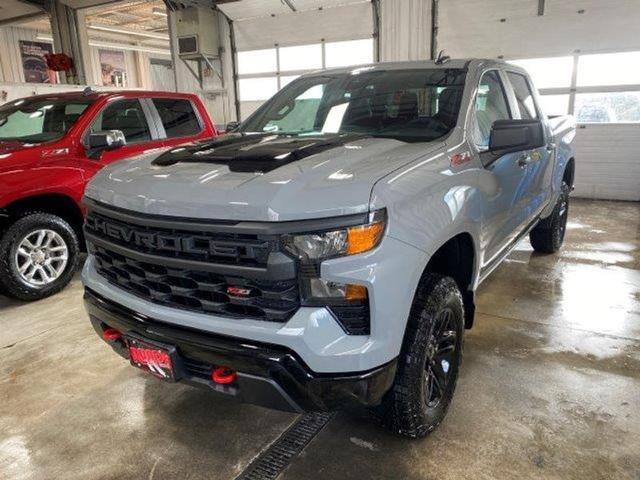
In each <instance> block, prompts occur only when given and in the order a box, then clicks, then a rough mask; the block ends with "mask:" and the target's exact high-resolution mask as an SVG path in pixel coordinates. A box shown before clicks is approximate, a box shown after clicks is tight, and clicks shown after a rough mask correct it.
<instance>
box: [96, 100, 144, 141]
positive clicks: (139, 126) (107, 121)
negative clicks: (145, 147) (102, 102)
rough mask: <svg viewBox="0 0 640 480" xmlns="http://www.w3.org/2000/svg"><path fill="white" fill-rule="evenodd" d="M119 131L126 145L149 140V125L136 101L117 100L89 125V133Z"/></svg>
mask: <svg viewBox="0 0 640 480" xmlns="http://www.w3.org/2000/svg"><path fill="white" fill-rule="evenodd" d="M102 130H120V131H121V132H122V133H124V137H125V138H126V140H127V143H140V142H148V141H150V140H151V133H150V132H149V125H147V119H146V117H145V115H144V112H143V110H142V106H141V105H140V102H139V101H138V100H119V101H117V102H113V103H111V104H110V105H108V106H107V107H106V108H105V109H104V110H102V112H100V113H99V114H98V116H97V117H96V118H95V120H94V121H93V123H92V124H91V132H99V131H102Z"/></svg>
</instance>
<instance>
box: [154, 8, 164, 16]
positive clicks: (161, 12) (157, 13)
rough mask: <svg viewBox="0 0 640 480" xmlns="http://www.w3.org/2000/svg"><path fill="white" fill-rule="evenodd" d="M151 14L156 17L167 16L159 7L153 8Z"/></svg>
mask: <svg viewBox="0 0 640 480" xmlns="http://www.w3.org/2000/svg"><path fill="white" fill-rule="evenodd" d="M151 12H152V13H153V14H154V15H158V16H159V17H166V16H167V11H166V10H165V9H164V8H160V7H153V9H152V10H151Z"/></svg>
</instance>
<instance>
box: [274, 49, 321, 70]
mask: <svg viewBox="0 0 640 480" xmlns="http://www.w3.org/2000/svg"><path fill="white" fill-rule="evenodd" d="M316 68H322V46H321V45H320V44H319V43H316V44H314V45H301V46H299V47H282V48H280V71H287V70H312V69H316Z"/></svg>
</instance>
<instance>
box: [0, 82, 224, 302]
mask: <svg viewBox="0 0 640 480" xmlns="http://www.w3.org/2000/svg"><path fill="white" fill-rule="evenodd" d="M216 135H217V132H216V129H215V126H214V125H213V122H212V121H211V119H210V118H209V115H208V114H207V111H206V109H205V108H204V105H203V104H202V102H201V101H200V99H199V98H198V97H197V96H196V95H190V94H179V93H168V92H141V91H120V92H95V91H91V90H88V89H87V90H85V91H84V92H71V93H61V94H51V95H39V96H34V97H29V98H23V99H19V100H14V101H11V102H9V103H7V104H5V105H3V106H1V107H0V293H5V294H7V295H10V296H12V297H15V298H18V299H22V300H37V299H40V298H43V297H46V296H49V295H51V294H53V293H55V292H57V291H59V290H61V289H62V288H63V287H64V286H65V285H66V284H67V283H68V282H69V280H70V279H71V277H72V276H73V274H74V272H75V270H76V267H77V264H78V254H79V251H80V249H81V248H82V247H81V245H83V243H84V242H82V241H81V238H82V222H83V213H84V212H83V207H82V205H81V203H80V201H81V199H82V195H83V193H84V189H85V186H86V184H87V182H88V181H89V180H90V179H91V177H93V176H94V175H95V173H96V172H97V171H98V170H100V169H101V168H102V167H104V166H105V165H108V164H109V163H112V162H116V161H118V160H122V159H126V158H131V157H133V156H136V155H139V154H142V153H146V152H149V151H150V150H154V149H163V148H170V147H174V146H176V145H180V144H184V143H189V142H193V141H197V140H201V139H205V138H210V137H213V136H216Z"/></svg>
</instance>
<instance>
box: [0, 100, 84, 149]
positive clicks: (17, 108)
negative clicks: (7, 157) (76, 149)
mask: <svg viewBox="0 0 640 480" xmlns="http://www.w3.org/2000/svg"><path fill="white" fill-rule="evenodd" d="M92 102H93V101H92V100H89V99H82V100H73V99H69V98H60V97H57V98H35V99H27V100H25V99H23V100H18V101H15V102H10V103H7V104H6V105H3V106H2V107H0V141H2V140H4V141H18V142H24V143H41V142H51V141H54V140H59V139H60V138H62V137H63V136H64V135H65V134H66V133H67V132H68V131H69V129H70V128H71V127H72V126H73V125H74V124H75V123H76V121H77V120H78V118H80V115H82V113H83V112H84V111H85V109H86V108H87V107H88V106H89V105H91V103H92Z"/></svg>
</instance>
